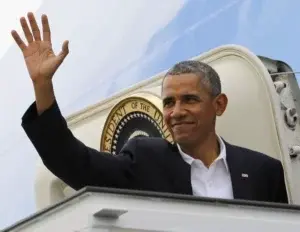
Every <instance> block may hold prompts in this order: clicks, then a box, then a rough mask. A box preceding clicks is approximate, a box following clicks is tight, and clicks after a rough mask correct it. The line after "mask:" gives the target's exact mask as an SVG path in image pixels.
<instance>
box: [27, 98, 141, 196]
mask: <svg viewBox="0 0 300 232" xmlns="http://www.w3.org/2000/svg"><path fill="white" fill-rule="evenodd" d="M22 127H23V129H24V130H25V133H26V134H27V136H28V138H29V139H30V141H31V142H32V144H33V146H34V147H35V149H36V151H37V152H38V154H39V156H40V157H41V159H42V161H43V163H44V164H45V166H46V167H47V168H48V169H49V170H50V171H51V172H52V173H53V174H54V175H56V176H57V177H58V178H60V179H61V180H63V181H64V182H65V183H66V184H68V185H69V186H71V187H72V188H74V189H76V190H78V189H81V188H83V187H85V186H99V187H114V188H130V182H131V179H132V178H133V165H134V159H133V157H134V156H133V155H134V152H135V149H136V144H135V143H136V142H135V140H130V142H129V143H128V144H127V145H125V146H124V148H123V149H122V151H121V153H120V154H119V155H117V156H113V155H111V154H109V153H104V152H99V151H97V150H95V149H92V148H89V147H87V146H85V145H84V144H83V143H82V142H80V141H79V140H78V139H76V138H75V137H74V135H73V134H72V132H71V131H70V130H69V128H68V127H67V123H66V121H65V119H64V118H63V116H62V114H61V112H60V110H59V107H58V105H57V102H56V101H55V102H54V103H53V105H52V106H51V107H50V108H49V109H48V110H46V111H45V112H43V113H42V114H41V115H38V114H37V110H36V105H35V103H33V104H32V105H31V106H30V107H29V108H28V110H27V111H26V112H25V114H24V116H23V118H22Z"/></svg>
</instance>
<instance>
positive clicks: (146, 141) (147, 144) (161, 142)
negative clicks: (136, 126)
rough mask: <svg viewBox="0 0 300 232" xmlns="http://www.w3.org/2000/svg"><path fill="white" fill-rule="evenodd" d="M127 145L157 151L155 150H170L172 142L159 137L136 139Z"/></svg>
mask: <svg viewBox="0 0 300 232" xmlns="http://www.w3.org/2000/svg"><path fill="white" fill-rule="evenodd" d="M126 144H127V145H133V144H134V146H135V147H137V148H143V149H146V148H147V149H149V148H151V149H155V148H159V149H162V148H169V147H170V146H172V144H171V143H170V142H168V141H167V140H165V139H163V138H159V137H135V138H132V139H130V140H129V141H128V142H127V143H126Z"/></svg>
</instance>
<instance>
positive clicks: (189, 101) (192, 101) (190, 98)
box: [184, 95, 199, 103]
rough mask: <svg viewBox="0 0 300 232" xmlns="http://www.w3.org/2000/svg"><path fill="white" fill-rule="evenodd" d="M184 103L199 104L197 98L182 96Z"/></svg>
mask: <svg viewBox="0 0 300 232" xmlns="http://www.w3.org/2000/svg"><path fill="white" fill-rule="evenodd" d="M184 101H185V102H186V103H197V102H199V98H198V97H197V96H194V95H186V96H184Z"/></svg>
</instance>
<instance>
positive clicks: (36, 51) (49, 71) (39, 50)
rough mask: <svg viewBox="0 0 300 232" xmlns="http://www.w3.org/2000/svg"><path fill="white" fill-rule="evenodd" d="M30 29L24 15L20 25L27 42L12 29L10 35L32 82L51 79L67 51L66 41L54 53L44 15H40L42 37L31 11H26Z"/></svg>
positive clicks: (46, 19) (47, 23)
mask: <svg viewBox="0 0 300 232" xmlns="http://www.w3.org/2000/svg"><path fill="white" fill-rule="evenodd" d="M28 20H29V23H30V27H31V30H30V29H29V26H28V24H27V21H26V19H25V18H24V17H22V18H21V19H20V22H21V26H22V29H23V32H24V35H25V38H26V40H27V42H28V45H26V44H25V43H24V42H23V40H22V39H21V38H20V36H19V34H18V33H17V32H16V31H15V30H13V31H12V33H11V34H12V36H13V38H14V40H15V41H16V43H17V44H18V46H19V48H20V49H21V50H22V52H23V56H24V59H25V62H26V66H27V69H28V72H29V75H30V77H31V79H32V81H33V82H44V81H47V80H51V79H52V77H53V75H54V73H55V71H56V70H57V69H58V67H59V66H60V65H61V63H62V62H63V60H64V59H65V57H66V56H67V55H68V53H69V49H68V41H65V42H64V43H63V46H62V51H61V52H60V53H59V54H58V55H55V54H54V52H53V49H52V44H51V32H50V26H49V22H48V18H47V16H46V15H42V25H43V39H42V38H41V32H40V29H39V27H38V25H37V22H36V20H35V17H34V15H33V14H32V13H28Z"/></svg>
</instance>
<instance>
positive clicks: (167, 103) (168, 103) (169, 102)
mask: <svg viewBox="0 0 300 232" xmlns="http://www.w3.org/2000/svg"><path fill="white" fill-rule="evenodd" d="M173 104H174V101H173V100H172V99H165V100H164V101H163V107H164V108H167V107H171V106H172V105H173Z"/></svg>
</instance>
